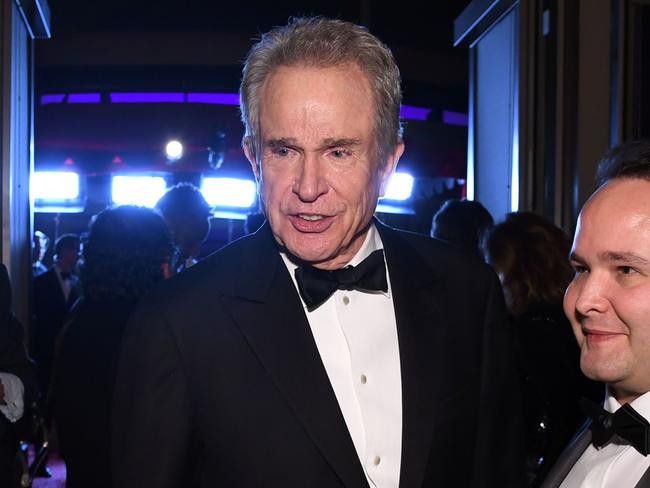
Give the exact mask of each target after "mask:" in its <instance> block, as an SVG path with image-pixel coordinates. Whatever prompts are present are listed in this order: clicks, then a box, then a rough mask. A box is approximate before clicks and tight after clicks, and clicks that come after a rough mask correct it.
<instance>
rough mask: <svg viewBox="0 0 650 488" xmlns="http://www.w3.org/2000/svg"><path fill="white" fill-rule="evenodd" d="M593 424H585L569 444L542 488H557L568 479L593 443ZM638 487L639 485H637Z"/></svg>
mask: <svg viewBox="0 0 650 488" xmlns="http://www.w3.org/2000/svg"><path fill="white" fill-rule="evenodd" d="M590 424H591V422H585V424H584V425H583V427H582V429H581V430H580V432H579V433H578V434H577V435H576V436H575V437H574V439H573V440H572V441H571V442H570V443H569V445H568V446H567V447H566V449H565V450H564V452H562V454H560V457H559V458H558V460H557V461H556V462H555V464H554V465H553V467H552V468H551V470H550V471H549V472H548V475H547V476H546V478H545V479H544V482H543V483H542V485H541V488H557V487H558V486H560V485H561V484H562V482H563V481H564V478H566V477H567V475H568V474H569V471H571V469H572V468H573V466H574V465H575V463H577V462H578V459H580V456H582V453H583V452H585V449H587V447H588V446H589V444H590V443H591V430H590V429H589V425H590ZM637 486H638V485H637Z"/></svg>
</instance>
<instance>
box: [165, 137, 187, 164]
mask: <svg viewBox="0 0 650 488" xmlns="http://www.w3.org/2000/svg"><path fill="white" fill-rule="evenodd" d="M165 154H167V159H169V160H170V161H177V160H179V159H181V157H183V145H182V144H181V143H180V142H179V141H169V142H168V143H167V145H166V146H165Z"/></svg>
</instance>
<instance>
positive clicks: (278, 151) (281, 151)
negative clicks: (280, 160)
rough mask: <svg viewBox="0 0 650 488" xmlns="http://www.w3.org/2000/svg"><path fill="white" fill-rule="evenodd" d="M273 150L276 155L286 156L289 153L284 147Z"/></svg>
mask: <svg viewBox="0 0 650 488" xmlns="http://www.w3.org/2000/svg"><path fill="white" fill-rule="evenodd" d="M274 152H275V154H277V155H278V156H288V155H289V149H288V148H286V147H279V148H277V149H276V150H275V151H274Z"/></svg>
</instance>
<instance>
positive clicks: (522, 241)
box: [483, 212, 605, 487]
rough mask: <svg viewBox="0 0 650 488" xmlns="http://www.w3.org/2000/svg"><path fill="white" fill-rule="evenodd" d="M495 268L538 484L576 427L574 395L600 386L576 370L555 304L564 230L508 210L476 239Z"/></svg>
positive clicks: (564, 259) (574, 351) (598, 393)
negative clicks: (514, 344) (514, 340)
mask: <svg viewBox="0 0 650 488" xmlns="http://www.w3.org/2000/svg"><path fill="white" fill-rule="evenodd" d="M483 248H484V253H485V259H486V261H487V262H488V263H489V264H491V265H492V266H493V267H494V269H495V270H496V272H497V273H498V275H499V278H500V280H501V284H502V285H503V291H504V294H505V298H506V304H507V306H508V311H509V312H510V315H511V316H512V319H513V321H514V325H515V330H516V333H517V335H518V348H519V360H520V365H521V368H522V371H521V377H522V382H523V391H524V415H525V422H526V473H527V481H528V484H527V486H530V487H535V486H539V484H540V483H541V481H542V480H543V479H544V477H545V475H546V472H547V470H548V469H549V468H550V467H551V466H552V465H553V463H554V462H555V460H556V459H557V457H558V455H559V454H560V453H561V452H562V450H563V449H564V447H565V446H566V445H567V444H568V442H569V440H570V439H571V437H572V436H573V434H574V433H575V432H576V430H577V429H578V428H579V426H580V424H581V423H582V420H583V419H584V414H583V413H582V412H581V410H580V407H579V399H580V397H581V396H587V397H590V398H596V399H600V398H599V397H602V396H603V395H604V393H605V391H604V387H603V386H602V385H600V384H597V383H594V382H592V381H590V380H588V379H587V378H586V377H584V376H583V375H582V373H581V371H580V364H579V360H580V351H579V349H578V346H577V344H576V342H575V339H574V337H573V333H572V332H571V326H570V325H569V322H568V321H567V319H566V317H565V316H564V313H563V310H562V299H563V296H564V291H565V290H566V287H567V285H568V283H569V282H570V281H571V279H572V278H573V269H572V268H571V266H570V265H569V261H568V255H569V250H570V248H571V243H570V241H569V239H568V237H567V236H566V234H565V233H564V232H563V231H562V230H561V229H560V228H558V227H556V226H555V225H554V224H553V223H551V222H550V221H548V220H546V219H545V218H543V217H541V216H539V215H536V214H532V213H525V212H522V213H511V214H508V215H507V216H506V219H505V221H503V222H501V223H499V224H497V225H496V226H494V227H493V228H492V229H491V230H490V231H489V233H488V234H487V236H486V238H485V240H484V243H483Z"/></svg>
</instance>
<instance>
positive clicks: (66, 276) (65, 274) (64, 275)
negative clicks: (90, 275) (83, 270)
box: [61, 271, 72, 280]
mask: <svg viewBox="0 0 650 488" xmlns="http://www.w3.org/2000/svg"><path fill="white" fill-rule="evenodd" d="M71 277H72V273H71V272H70V271H61V279H62V280H69V279H70V278H71Z"/></svg>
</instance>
